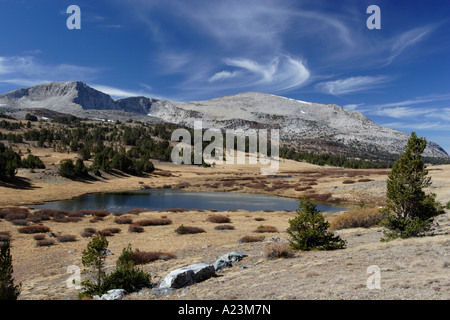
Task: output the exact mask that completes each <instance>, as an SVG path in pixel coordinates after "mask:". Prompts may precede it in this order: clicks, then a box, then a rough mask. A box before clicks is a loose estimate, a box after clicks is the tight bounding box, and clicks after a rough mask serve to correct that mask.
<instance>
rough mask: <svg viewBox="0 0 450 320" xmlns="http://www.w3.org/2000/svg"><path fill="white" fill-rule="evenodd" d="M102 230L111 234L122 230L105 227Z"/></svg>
mask: <svg viewBox="0 0 450 320" xmlns="http://www.w3.org/2000/svg"><path fill="white" fill-rule="evenodd" d="M104 231H109V232H111V233H112V234H116V233H120V232H121V231H122V230H120V229H119V228H107V229H104Z"/></svg>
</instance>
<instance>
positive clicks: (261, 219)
mask: <svg viewBox="0 0 450 320" xmlns="http://www.w3.org/2000/svg"><path fill="white" fill-rule="evenodd" d="M255 221H266V219H264V218H260V217H256V218H255Z"/></svg>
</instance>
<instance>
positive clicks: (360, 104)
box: [343, 103, 364, 111]
mask: <svg viewBox="0 0 450 320" xmlns="http://www.w3.org/2000/svg"><path fill="white" fill-rule="evenodd" d="M363 104H364V103H358V104H346V105H345V106H343V108H345V109H348V110H351V111H355V110H356V109H357V108H358V107H359V106H362V105H363Z"/></svg>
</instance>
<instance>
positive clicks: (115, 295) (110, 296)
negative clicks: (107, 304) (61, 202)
mask: <svg viewBox="0 0 450 320" xmlns="http://www.w3.org/2000/svg"><path fill="white" fill-rule="evenodd" d="M124 296H125V290H124V289H112V290H109V291H108V292H107V293H105V294H104V295H102V296H101V297H100V296H98V295H96V296H93V298H94V299H95V300H120V299H122V298H123V297H124Z"/></svg>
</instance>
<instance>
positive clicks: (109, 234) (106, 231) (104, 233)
mask: <svg viewBox="0 0 450 320" xmlns="http://www.w3.org/2000/svg"><path fill="white" fill-rule="evenodd" d="M97 233H98V234H101V235H102V236H104V237H112V236H113V235H114V233H112V232H111V230H109V229H104V230H100V231H98V232H97Z"/></svg>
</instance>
